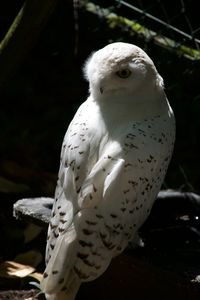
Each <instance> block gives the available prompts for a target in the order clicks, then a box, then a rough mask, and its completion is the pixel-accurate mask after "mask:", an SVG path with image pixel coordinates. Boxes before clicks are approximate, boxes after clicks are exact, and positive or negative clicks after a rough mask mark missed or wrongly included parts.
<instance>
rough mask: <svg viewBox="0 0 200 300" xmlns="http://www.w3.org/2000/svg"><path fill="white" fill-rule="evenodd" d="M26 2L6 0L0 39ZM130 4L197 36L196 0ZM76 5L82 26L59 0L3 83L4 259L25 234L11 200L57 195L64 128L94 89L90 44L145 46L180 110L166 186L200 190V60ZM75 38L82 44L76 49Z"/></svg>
mask: <svg viewBox="0 0 200 300" xmlns="http://www.w3.org/2000/svg"><path fill="white" fill-rule="evenodd" d="M3 2H4V3H3ZM95 2H96V3H97V4H98V5H102V7H109V8H110V10H111V11H113V12H114V13H117V14H119V15H122V16H124V17H127V18H130V19H134V20H137V21H138V22H140V23H141V24H143V25H145V26H146V27H148V28H150V29H151V30H154V31H156V32H158V34H161V35H162V34H163V35H165V36H167V37H169V38H172V39H174V40H175V41H177V43H178V44H185V45H188V46H189V47H192V48H194V49H198V44H197V43H195V41H194V40H192V39H191V40H190V39H188V38H185V37H183V36H181V35H179V34H177V33H175V32H173V31H172V30H170V29H169V28H167V27H166V26H161V25H160V24H158V23H157V22H154V21H152V20H149V19H148V18H147V17H145V16H144V15H140V14H138V13H136V12H135V11H133V10H131V9H128V8H126V7H124V6H122V5H117V4H116V1H95ZM130 2H131V1H130ZM22 4H23V1H20V0H15V1H13V0H7V1H6V2H5V1H1V2H0V38H1V39H3V37H4V35H5V34H6V32H7V30H8V28H9V26H10V25H11V23H12V21H13V19H14V18H15V16H16V14H17V13H18V11H19V9H20V7H21V5H22ZM132 4H134V5H137V6H138V7H139V8H140V9H144V11H147V12H148V13H151V14H153V15H154V16H156V17H159V18H161V19H162V20H165V22H167V21H170V22H171V24H173V26H175V27H177V28H179V29H180V30H183V31H184V32H186V33H188V34H190V35H191V36H192V37H193V38H199V36H198V33H199V31H198V30H197V31H195V30H196V29H198V26H199V16H198V14H197V11H199V10H198V9H197V4H196V2H195V1H189V0H188V1H186V0H185V1H178V0H176V1H172V2H169V1H132ZM183 4H184V5H183ZM77 12H78V26H79V29H78V31H77V30H75V23H76V22H77V20H74V8H73V3H72V2H71V1H65V0H60V1H58V5H57V7H56V9H55V10H54V12H53V14H52V15H51V17H50V19H49V21H48V23H47V24H46V26H45V28H44V29H43V30H42V31H41V33H40V35H39V39H38V40H37V43H36V44H35V45H34V47H33V48H32V49H31V51H30V52H28V54H27V55H26V56H25V57H24V59H23V62H22V63H21V64H20V65H19V66H18V68H17V70H15V71H14V72H13V73H12V74H10V76H9V79H8V80H6V82H4V84H3V86H1V89H0V141H1V142H0V197H1V198H0V201H1V211H0V231H1V234H2V236H3V245H4V246H2V247H1V250H0V261H1V260H4V259H8V258H9V259H10V258H12V257H13V256H14V254H15V253H16V252H17V251H18V248H20V247H21V246H20V244H18V245H16V241H18V240H19V239H20V238H21V239H23V237H22V233H21V231H20V230H21V229H18V226H19V227H20V226H21V227H23V224H22V225H20V224H21V223H20V222H16V221H15V220H14V218H13V217H12V205H13V203H14V202H15V201H16V200H18V199H20V198H22V197H33V196H34V197H37V196H53V194H54V189H55V184H56V178H57V171H58V168H59V156H60V149H61V144H62V139H63V136H64V134H65V132H66V129H67V127H68V124H69V122H70V120H71V119H72V117H73V115H74V113H75V111H76V110H77V108H78V106H79V105H80V104H81V103H82V102H83V101H84V100H85V99H86V97H87V95H88V84H87V82H86V81H85V80H84V79H83V76H82V66H83V63H84V61H85V59H86V58H87V57H88V55H89V54H90V53H91V52H92V51H94V50H97V49H99V48H101V47H103V46H105V45H106V44H108V43H110V42H114V41H124V42H130V43H133V44H136V45H138V46H140V47H142V48H143V49H144V50H145V51H147V53H148V54H149V56H150V57H151V58H152V59H153V61H154V62H155V65H156V66H157V68H158V70H159V72H160V74H161V75H162V76H163V78H164V81H165V86H166V94H167V96H168V98H169V101H170V104H171V106H172V108H173V110H174V113H175V116H176V121H177V138H176V144H175V149H174V155H173V158H172V161H171V164H170V167H169V170H168V174H167V177H166V180H165V182H164V184H163V188H173V189H178V190H182V191H193V192H197V193H198V192H199V191H200V185H199V178H200V168H199V167H200V160H199V150H200V149H199V132H200V118H199V115H200V89H199V70H200V61H198V60H191V59H188V58H186V57H184V56H182V55H177V53H176V51H175V50H176V49H171V50H170V51H169V50H168V49H166V48H165V47H160V46H158V45H156V44H155V43H154V41H153V39H149V40H144V38H142V37H141V36H137V35H133V34H131V33H130V30H129V29H126V28H121V27H120V26H118V27H116V28H115V29H111V28H110V27H109V26H108V24H107V22H106V21H105V19H104V18H102V17H98V16H97V15H95V14H92V13H89V12H87V11H86V10H85V9H84V8H79V9H78V11H77ZM192 28H193V29H192ZM194 31H195V32H194ZM31 34H32V33H31V32H30V36H31ZM77 38H78V45H76V43H75V40H76V39H77ZM75 46H78V47H77V50H78V52H77V54H76V55H75V54H74V52H75ZM16 55H18V54H17V53H16ZM16 224H17V226H16ZM8 246H9V247H8ZM8 248H9V250H7V249H8Z"/></svg>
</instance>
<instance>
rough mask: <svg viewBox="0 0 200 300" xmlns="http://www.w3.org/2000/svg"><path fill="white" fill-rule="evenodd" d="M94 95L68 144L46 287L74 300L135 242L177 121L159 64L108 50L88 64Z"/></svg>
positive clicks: (121, 47)
mask: <svg viewBox="0 0 200 300" xmlns="http://www.w3.org/2000/svg"><path fill="white" fill-rule="evenodd" d="M85 75H86V77H87V79H88V80H89V84H90V95H89V97H88V99H87V100H86V101H85V102H84V103H83V104H82V105H81V106H80V108H79V109H78V111H77V113H76V114H75V117H74V119H73V120H72V122H71V124H70V125H69V128H68V130H67V133H66V135H65V138H64V142H63V146H62V152H61V163H60V170H59V175H58V183H57V188H56V192H55V202H54V206H53V210H52V216H51V221H50V224H49V230H48V239H47V249H46V269H45V272H44V275H43V280H42V282H41V287H42V290H43V291H44V293H45V294H46V297H47V299H51V300H52V299H57V300H61V299H63V300H69V299H70V300H72V299H75V296H76V293H77V291H78V289H79V286H80V284H81V282H84V281H90V280H93V279H95V278H97V277H99V276H100V275H101V274H103V272H104V271H105V270H106V269H107V267H108V266H109V264H110V262H111V260H112V258H113V257H114V256H116V255H118V254H119V253H121V252H122V251H123V250H124V249H125V248H126V247H127V245H128V243H129V241H131V240H133V239H134V237H135V236H136V234H137V231H138V229H139V228H140V227H141V225H142V224H143V222H144V221H145V220H146V218H147V216H148V215H149V213H150V210H151V207H152V205H153V202H154V200H155V198H156V196H157V193H158V192H159V190H160V188H161V184H162V182H163V179H164V176H165V174H166V170H167V167H168V164H169V161H170V158H171V154H172V150H173V145H174V139H175V120H174V115H173V112H172V109H171V107H170V105H169V103H168V101H167V98H166V95H165V93H164V88H163V80H162V78H161V76H160V75H159V74H158V72H157V70H156V68H155V66H154V64H153V62H152V60H151V59H150V58H149V57H148V55H147V54H146V53H145V52H144V51H143V50H142V49H140V48H139V47H137V46H134V45H132V44H127V43H113V44H109V45H107V46H106V47H104V48H103V49H101V50H99V51H97V52H95V53H94V54H92V56H91V57H90V58H89V59H88V61H87V62H86V65H85Z"/></svg>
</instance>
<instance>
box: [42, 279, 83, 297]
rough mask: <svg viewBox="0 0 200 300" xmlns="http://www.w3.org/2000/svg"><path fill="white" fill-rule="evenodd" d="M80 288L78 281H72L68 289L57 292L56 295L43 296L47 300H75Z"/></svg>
mask: <svg viewBox="0 0 200 300" xmlns="http://www.w3.org/2000/svg"><path fill="white" fill-rule="evenodd" d="M79 287H80V281H74V282H73V283H72V284H71V286H70V289H66V290H63V291H59V292H57V293H56V294H51V295H50V294H45V296H46V299H47V300H75V298H76V294H77V292H78V290H79Z"/></svg>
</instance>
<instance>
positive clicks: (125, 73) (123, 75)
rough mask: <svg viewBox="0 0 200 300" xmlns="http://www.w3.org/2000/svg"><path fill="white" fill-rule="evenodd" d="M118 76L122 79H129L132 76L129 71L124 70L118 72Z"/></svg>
mask: <svg viewBox="0 0 200 300" xmlns="http://www.w3.org/2000/svg"><path fill="white" fill-rule="evenodd" d="M116 74H117V76H119V77H120V78H124V79H125V78H128V77H130V76H131V71H130V70H129V69H122V70H119V71H117V72H116Z"/></svg>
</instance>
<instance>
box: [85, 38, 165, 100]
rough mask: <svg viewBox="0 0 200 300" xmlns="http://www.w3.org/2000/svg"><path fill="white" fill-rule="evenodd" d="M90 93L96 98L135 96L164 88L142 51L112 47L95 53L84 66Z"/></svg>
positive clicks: (127, 47) (119, 44)
mask: <svg viewBox="0 0 200 300" xmlns="http://www.w3.org/2000/svg"><path fill="white" fill-rule="evenodd" d="M84 73H85V77H86V78H87V80H88V81H89V84H90V92H91V94H92V95H93V97H95V98H102V97H106V96H110V95H112V96H113V95H116V96H117V95H124V94H129V95H131V94H133V93H135V92H137V91H138V90H141V88H143V87H144V82H145V85H146V86H149V87H150V88H158V89H159V88H160V89H162V88H163V80H162V78H161V76H160V75H159V74H158V72H157V70H156V67H155V66H154V63H153V61H152V60H151V59H150V58H149V56H148V55H147V54H146V53H145V52H144V51H143V50H142V49H141V48H139V47H137V46H135V45H132V44H127V43H121V42H118V43H112V44H109V45H107V46H106V47H104V48H102V49H100V50H99V51H97V52H95V53H93V54H92V55H91V56H90V57H89V59H88V60H87V61H86V64H85V66H84Z"/></svg>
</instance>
